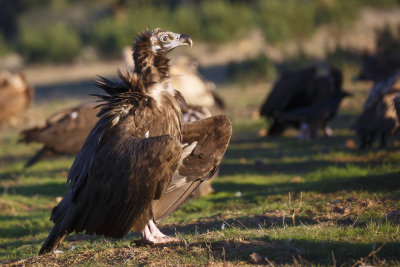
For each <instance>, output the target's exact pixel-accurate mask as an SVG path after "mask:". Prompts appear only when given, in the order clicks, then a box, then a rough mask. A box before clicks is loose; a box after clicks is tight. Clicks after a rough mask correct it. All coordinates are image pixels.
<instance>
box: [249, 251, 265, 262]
mask: <svg viewBox="0 0 400 267" xmlns="http://www.w3.org/2000/svg"><path fill="white" fill-rule="evenodd" d="M262 260H263V258H262V257H261V256H260V254H258V253H256V252H253V253H251V254H250V261H251V263H254V264H259V263H261V262H262Z"/></svg>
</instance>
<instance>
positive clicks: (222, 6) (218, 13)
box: [192, 1, 253, 42]
mask: <svg viewBox="0 0 400 267" xmlns="http://www.w3.org/2000/svg"><path fill="white" fill-rule="evenodd" d="M199 16H200V18H196V17H193V18H192V19H193V20H196V19H200V21H201V25H202V31H203V34H202V36H201V37H202V39H203V40H206V41H213V42H228V41H232V40H234V39H236V38H237V37H238V36H239V35H241V34H244V33H245V31H246V30H249V28H250V26H251V25H252V23H253V21H252V12H251V9H250V8H249V7H247V6H245V5H243V4H229V3H228V2H226V1H205V2H202V4H201V9H200V14H199Z"/></svg>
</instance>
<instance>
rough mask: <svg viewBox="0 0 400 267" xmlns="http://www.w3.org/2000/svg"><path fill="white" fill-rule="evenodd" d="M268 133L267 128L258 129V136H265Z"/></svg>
mask: <svg viewBox="0 0 400 267" xmlns="http://www.w3.org/2000/svg"><path fill="white" fill-rule="evenodd" d="M267 134H268V131H267V129H261V130H259V131H258V136H259V137H265V136H267Z"/></svg>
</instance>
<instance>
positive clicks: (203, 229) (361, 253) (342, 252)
mask: <svg viewBox="0 0 400 267" xmlns="http://www.w3.org/2000/svg"><path fill="white" fill-rule="evenodd" d="M296 223H297V224H302V223H303V224H308V225H312V224H317V222H316V221H315V220H311V219H309V218H306V217H296ZM338 223H339V224H342V225H343V224H345V225H348V226H349V225H352V224H353V222H352V221H351V220H350V221H346V222H344V223H341V222H338ZM222 225H224V227H225V228H236V229H242V230H244V229H258V230H260V231H263V229H264V228H270V227H274V228H279V227H280V228H284V227H286V226H287V225H292V220H291V218H288V217H286V218H282V217H278V216H268V215H263V216H260V215H256V216H246V217H240V218H236V219H227V220H224V221H222V220H221V219H218V218H217V217H214V218H213V219H212V220H211V221H206V222H197V223H190V224H185V225H166V226H162V227H161V230H162V231H163V232H165V233H166V234H168V235H174V234H175V233H190V234H201V233H207V232H208V231H215V230H222V229H221V227H222ZM352 227H361V228H365V224H363V223H356V224H354V225H353V226H352ZM222 231H223V230H222ZM139 245H140V243H139ZM172 246H173V245H172ZM175 246H181V244H176V245H175ZM186 246H188V247H199V246H200V247H206V248H208V250H209V252H210V253H212V254H213V257H214V259H216V260H229V261H243V260H244V261H248V260H249V256H250V254H252V253H253V252H256V253H258V254H259V255H261V256H263V257H268V260H270V261H273V262H275V263H278V264H291V263H293V256H296V255H300V256H301V257H300V258H299V259H303V260H305V261H304V262H303V263H308V262H310V263H314V264H332V263H333V262H332V254H331V253H332V251H333V252H334V253H335V256H336V257H337V258H340V259H342V260H344V262H349V261H352V260H354V259H359V258H361V257H365V256H367V255H368V254H369V253H370V252H371V251H372V250H373V248H374V244H373V243H368V244H366V243H349V242H332V241H330V240H327V241H318V242H313V241H310V240H305V239H304V240H303V239H287V240H282V239H273V237H270V236H267V235H264V236H263V237H261V238H254V239H251V240H248V239H247V240H241V239H233V240H232V239H230V238H229V237H227V238H226V239H225V240H223V241H209V242H208V241H202V242H194V243H189V244H186ZM378 247H379V244H376V246H375V248H378ZM399 249H400V243H399V242H393V243H387V244H386V245H385V246H384V248H383V249H382V250H381V252H380V253H379V254H378V255H379V256H380V257H382V258H385V260H386V261H388V260H399V259H400V256H399V255H398V253H397V251H399ZM344 262H343V263H344ZM260 263H267V262H266V261H265V260H262V261H261V262H260Z"/></svg>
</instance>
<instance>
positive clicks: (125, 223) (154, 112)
mask: <svg viewBox="0 0 400 267" xmlns="http://www.w3.org/2000/svg"><path fill="white" fill-rule="evenodd" d="M191 44H192V40H191V39H190V38H189V37H188V36H187V35H185V34H176V33H172V32H168V31H164V30H161V29H159V28H157V29H155V30H153V31H145V32H143V33H141V34H139V35H138V36H137V38H136V41H135V44H134V49H133V50H134V53H133V57H134V61H135V69H134V72H133V73H130V72H122V71H118V74H119V77H120V80H119V81H111V80H108V79H106V78H102V80H101V81H98V82H97V85H98V86H99V87H101V88H102V89H103V90H104V91H105V92H106V94H105V95H98V97H99V98H100V101H102V103H101V104H100V105H101V111H100V112H99V117H100V119H99V121H98V122H97V124H96V125H95V126H94V128H93V129H92V131H91V132H90V134H89V136H88V137H87V139H86V141H85V143H84V144H83V147H82V149H81V151H80V152H79V154H78V156H77V157H76V159H75V161H74V163H73V164H72V167H71V169H70V172H69V174H68V183H69V184H68V191H67V193H66V195H65V196H64V198H63V199H62V200H61V201H60V203H59V204H58V205H57V206H56V207H55V208H54V209H53V212H52V215H51V220H52V221H53V222H54V227H53V229H52V230H51V232H50V234H49V236H48V238H47V239H46V241H45V242H44V244H43V246H42V248H41V249H40V251H39V254H43V253H46V252H50V251H53V250H54V249H55V248H56V247H57V246H58V245H59V244H60V243H61V242H62V240H63V239H64V238H65V237H66V236H67V235H68V234H69V233H72V232H74V231H75V232H81V231H86V233H88V234H98V235H104V236H107V237H113V238H121V237H123V236H124V235H125V234H126V233H128V232H129V231H134V232H141V233H142V234H143V238H144V240H145V241H147V242H149V243H152V244H156V243H167V242H176V241H178V240H177V239H176V238H173V237H168V236H166V235H164V234H163V233H161V231H160V230H159V229H158V228H157V227H156V223H157V222H159V221H161V220H163V219H165V218H166V217H168V216H169V215H170V214H171V213H172V212H173V211H174V210H176V209H177V208H178V207H179V206H180V204H181V203H182V202H183V201H184V200H185V199H186V198H187V197H188V196H189V195H190V193H191V192H192V191H193V190H194V189H195V188H196V187H197V186H198V185H199V184H201V183H202V181H204V180H207V179H209V178H210V177H212V175H213V174H214V173H215V171H216V170H217V169H218V166H219V164H220V162H221V160H222V157H223V155H224V152H225V150H226V148H227V146H228V143H229V140H230V136H231V132H232V128H231V124H230V121H229V119H228V118H227V117H226V116H223V115H220V116H214V117H210V118H206V119H203V120H200V121H195V122H189V123H183V122H182V113H181V108H180V106H182V105H183V103H184V99H183V97H182V96H181V94H180V93H179V92H178V91H176V90H174V89H172V87H171V85H170V83H169V80H168V72H169V59H168V58H167V57H166V55H167V53H168V51H170V50H172V49H173V48H175V47H178V46H182V45H191Z"/></svg>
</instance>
